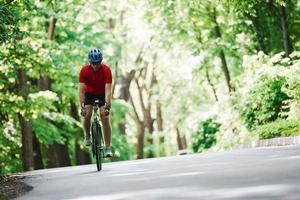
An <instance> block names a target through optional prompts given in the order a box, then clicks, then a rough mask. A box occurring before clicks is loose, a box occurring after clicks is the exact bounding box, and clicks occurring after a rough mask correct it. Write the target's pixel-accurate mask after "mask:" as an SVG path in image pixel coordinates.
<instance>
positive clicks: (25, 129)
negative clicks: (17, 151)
mask: <svg viewBox="0 0 300 200" xmlns="http://www.w3.org/2000/svg"><path fill="white" fill-rule="evenodd" d="M19 123H20V127H21V132H22V161H23V170H24V171H30V170H33V146H32V123H31V120H29V121H27V120H26V119H25V118H24V117H22V116H21V115H19Z"/></svg>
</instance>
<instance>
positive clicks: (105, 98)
mask: <svg viewBox="0 0 300 200" xmlns="http://www.w3.org/2000/svg"><path fill="white" fill-rule="evenodd" d="M88 58H89V61H90V64H87V65H85V66H83V67H82V68H81V70H80V73H79V100H80V105H81V115H82V116H83V117H84V119H83V127H84V143H85V145H86V146H89V145H91V136H90V129H91V117H92V113H93V106H92V105H93V103H94V101H95V100H99V101H100V109H99V111H100V119H101V122H102V125H103V130H104V140H105V146H106V148H105V157H112V152H111V126H110V121H109V111H110V100H111V84H112V73H111V69H110V68H109V67H108V66H107V65H105V64H103V63H102V59H103V56H102V53H101V51H100V50H99V49H97V48H93V49H92V50H91V51H90V52H89V53H88Z"/></svg>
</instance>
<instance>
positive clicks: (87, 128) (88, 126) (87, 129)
mask: <svg viewBox="0 0 300 200" xmlns="http://www.w3.org/2000/svg"><path fill="white" fill-rule="evenodd" d="M85 111H86V114H85V116H84V119H83V127H84V132H85V135H90V130H91V117H92V113H93V106H91V105H86V106H85Z"/></svg>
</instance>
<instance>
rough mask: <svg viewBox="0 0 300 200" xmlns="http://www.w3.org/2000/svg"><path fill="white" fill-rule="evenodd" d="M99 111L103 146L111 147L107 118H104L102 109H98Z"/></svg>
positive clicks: (109, 127)
mask: <svg viewBox="0 0 300 200" xmlns="http://www.w3.org/2000/svg"><path fill="white" fill-rule="evenodd" d="M99 111H100V119H101V123H102V125H103V132H104V140H105V146H106V147H110V146H111V126H110V120H109V116H105V114H104V108H103V107H100V109H99Z"/></svg>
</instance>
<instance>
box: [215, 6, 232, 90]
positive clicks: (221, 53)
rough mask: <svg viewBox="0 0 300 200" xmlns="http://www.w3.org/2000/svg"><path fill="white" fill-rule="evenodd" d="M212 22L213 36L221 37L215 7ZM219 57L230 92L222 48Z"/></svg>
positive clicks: (227, 70) (230, 86) (229, 80)
mask: <svg viewBox="0 0 300 200" xmlns="http://www.w3.org/2000/svg"><path fill="white" fill-rule="evenodd" d="M213 22H214V23H215V27H214V33H215V37H216V38H220V39H221V38H222V35H221V31H220V27H219V24H218V22H217V16H216V9H214V11H213ZM219 57H220V59H221V62H222V70H223V73H224V75H225V79H226V84H227V87H228V90H229V92H232V91H234V88H233V87H232V85H231V79H230V73H229V69H228V66H227V62H226V58H225V53H224V51H223V49H221V50H220V52H219Z"/></svg>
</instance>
